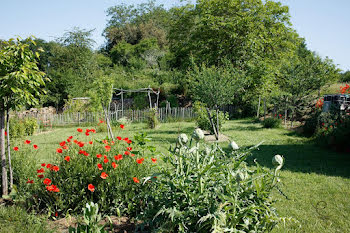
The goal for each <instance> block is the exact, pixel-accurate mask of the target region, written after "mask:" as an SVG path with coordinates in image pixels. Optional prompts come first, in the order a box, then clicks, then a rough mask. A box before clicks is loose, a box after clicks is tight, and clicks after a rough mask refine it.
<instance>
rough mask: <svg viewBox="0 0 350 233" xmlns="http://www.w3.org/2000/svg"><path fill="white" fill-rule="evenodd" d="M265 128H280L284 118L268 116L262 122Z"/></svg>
mask: <svg viewBox="0 0 350 233" xmlns="http://www.w3.org/2000/svg"><path fill="white" fill-rule="evenodd" d="M261 124H262V125H263V127H264V128H279V127H281V124H282V120H281V119H278V118H274V117H269V118H266V119H265V120H263V121H262V122H261Z"/></svg>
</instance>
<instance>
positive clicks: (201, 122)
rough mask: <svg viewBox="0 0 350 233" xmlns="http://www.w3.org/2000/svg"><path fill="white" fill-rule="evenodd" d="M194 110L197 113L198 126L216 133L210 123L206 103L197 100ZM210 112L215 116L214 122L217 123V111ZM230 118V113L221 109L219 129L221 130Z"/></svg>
mask: <svg viewBox="0 0 350 233" xmlns="http://www.w3.org/2000/svg"><path fill="white" fill-rule="evenodd" d="M193 110H194V112H195V114H196V117H195V120H196V125H197V127H198V128H201V129H203V130H208V131H210V132H211V133H214V131H213V128H212V126H211V124H210V120H209V117H208V113H207V110H206V106H205V104H203V103H201V102H198V101H196V102H195V103H194V104H193ZM210 114H211V116H212V117H213V121H214V122H213V123H214V124H215V125H216V111H215V110H210ZM228 119H229V116H228V113H223V112H220V111H219V130H221V127H222V125H223V124H224V123H225V122H226V121H227V120H228Z"/></svg>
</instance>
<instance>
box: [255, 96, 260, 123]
mask: <svg viewBox="0 0 350 233" xmlns="http://www.w3.org/2000/svg"><path fill="white" fill-rule="evenodd" d="M260 101H261V96H260V95H259V103H258V111H257V112H256V117H257V118H259V115H260Z"/></svg>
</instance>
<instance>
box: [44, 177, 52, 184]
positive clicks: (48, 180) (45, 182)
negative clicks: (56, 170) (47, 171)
mask: <svg viewBox="0 0 350 233" xmlns="http://www.w3.org/2000/svg"><path fill="white" fill-rule="evenodd" d="M43 183H44V184H45V185H50V184H51V180H50V179H49V178H45V179H44V181H43Z"/></svg>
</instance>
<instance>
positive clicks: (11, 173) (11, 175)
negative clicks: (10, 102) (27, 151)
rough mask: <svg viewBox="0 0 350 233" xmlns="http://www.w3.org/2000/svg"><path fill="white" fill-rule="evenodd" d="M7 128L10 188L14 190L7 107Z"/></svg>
mask: <svg viewBox="0 0 350 233" xmlns="http://www.w3.org/2000/svg"><path fill="white" fill-rule="evenodd" d="M6 130H7V155H8V160H9V161H8V165H9V172H10V189H11V190H12V187H13V171H12V166H11V145H10V113H9V110H8V109H7V113H6Z"/></svg>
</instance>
